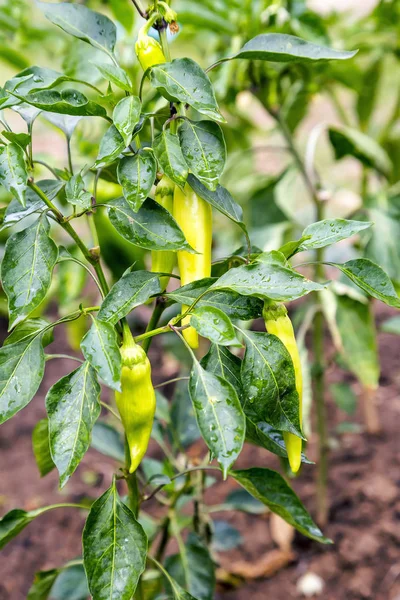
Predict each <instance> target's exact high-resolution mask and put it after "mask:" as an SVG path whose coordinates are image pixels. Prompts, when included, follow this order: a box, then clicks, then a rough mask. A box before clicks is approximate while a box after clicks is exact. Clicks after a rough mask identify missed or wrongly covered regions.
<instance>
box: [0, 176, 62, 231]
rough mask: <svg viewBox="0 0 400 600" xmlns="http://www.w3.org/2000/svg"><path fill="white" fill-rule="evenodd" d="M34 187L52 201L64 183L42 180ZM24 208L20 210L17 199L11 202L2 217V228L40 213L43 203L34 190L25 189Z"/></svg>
mask: <svg viewBox="0 0 400 600" xmlns="http://www.w3.org/2000/svg"><path fill="white" fill-rule="evenodd" d="M36 185H37V186H38V187H39V188H40V189H41V190H42V191H43V192H44V193H45V194H46V196H47V197H48V198H49V199H50V200H54V198H55V197H56V196H57V194H58V192H59V191H60V190H62V188H63V187H64V186H65V181H58V180H57V179H43V180H41V181H38V182H37V183H36ZM25 200H26V201H25V207H23V208H21V204H20V202H19V201H18V200H17V199H15V198H14V199H13V200H11V202H10V204H9V205H8V206H7V208H6V212H5V215H4V221H3V228H4V227H9V226H10V225H13V224H14V223H19V222H20V221H21V219H24V218H25V217H27V216H28V215H31V214H32V213H34V212H41V210H42V209H43V208H45V207H46V205H45V203H44V202H43V200H42V199H41V198H39V196H38V195H37V194H36V192H35V191H34V190H32V189H31V188H29V187H28V188H27V190H26V198H25Z"/></svg>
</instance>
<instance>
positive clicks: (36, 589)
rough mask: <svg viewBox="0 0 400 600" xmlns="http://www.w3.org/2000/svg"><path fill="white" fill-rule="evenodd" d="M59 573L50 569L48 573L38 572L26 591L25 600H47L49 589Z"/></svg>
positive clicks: (57, 570)
mask: <svg viewBox="0 0 400 600" xmlns="http://www.w3.org/2000/svg"><path fill="white" fill-rule="evenodd" d="M59 573H60V570H59V569H50V570H49V571H38V572H37V573H35V578H34V580H33V583H32V585H31V587H30V589H29V591H28V595H27V597H26V600H47V599H48V598H49V597H50V592H51V589H52V587H53V585H54V582H55V580H56V579H57V577H58V575H59Z"/></svg>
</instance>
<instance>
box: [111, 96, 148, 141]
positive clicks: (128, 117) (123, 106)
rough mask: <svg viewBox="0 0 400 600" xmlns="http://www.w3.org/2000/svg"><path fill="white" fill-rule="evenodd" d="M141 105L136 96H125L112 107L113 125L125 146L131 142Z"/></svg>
mask: <svg viewBox="0 0 400 600" xmlns="http://www.w3.org/2000/svg"><path fill="white" fill-rule="evenodd" d="M141 107H142V103H141V102H140V99H139V98H138V97H137V96H126V97H125V98H122V100H120V101H119V102H118V104H117V106H116V107H115V108H114V112H113V121H114V125H115V127H116V128H117V129H118V131H119V133H120V134H121V136H122V138H123V140H124V143H125V146H128V145H129V144H130V143H131V139H132V133H133V130H134V129H135V127H136V125H137V124H138V123H139V119H140V110H141Z"/></svg>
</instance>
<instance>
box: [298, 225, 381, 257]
mask: <svg viewBox="0 0 400 600" xmlns="http://www.w3.org/2000/svg"><path fill="white" fill-rule="evenodd" d="M372 225H373V223H370V222H368V221H349V220H347V219H325V220H323V221H318V222H317V223H312V225H309V226H308V227H306V228H305V230H304V231H303V234H302V237H303V238H304V237H308V239H307V240H305V241H303V242H302V243H301V246H300V251H301V250H309V249H312V248H324V247H325V246H329V245H331V244H336V242H340V241H341V240H345V239H346V238H349V237H351V236H352V235H355V234H356V233H358V232H359V231H363V229H368V227H371V226H372Z"/></svg>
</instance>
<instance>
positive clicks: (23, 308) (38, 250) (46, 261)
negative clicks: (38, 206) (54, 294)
mask: <svg viewBox="0 0 400 600" xmlns="http://www.w3.org/2000/svg"><path fill="white" fill-rule="evenodd" d="M49 230H50V226H49V223H48V221H47V219H46V218H45V217H40V218H39V219H38V220H37V221H35V222H34V223H32V225H30V226H29V227H28V228H27V229H24V230H23V231H19V232H18V233H15V234H14V235H12V236H11V237H10V238H9V239H8V240H7V244H6V249H5V253H4V258H3V262H2V265H1V275H2V280H3V288H4V291H5V293H6V294H7V298H8V302H9V314H10V328H12V327H14V325H16V324H17V323H19V322H20V321H22V320H23V319H24V318H25V317H27V316H28V315H30V313H31V312H32V311H33V310H35V308H37V307H38V306H39V305H40V304H41V302H42V301H43V300H44V298H45V296H46V294H47V292H48V290H49V288H50V284H51V277H52V273H53V268H54V265H55V264H56V262H57V256H58V249H57V246H56V244H55V243H54V242H53V240H52V239H51V238H50V237H49Z"/></svg>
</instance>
